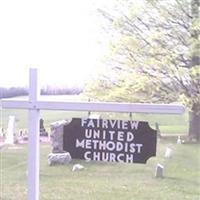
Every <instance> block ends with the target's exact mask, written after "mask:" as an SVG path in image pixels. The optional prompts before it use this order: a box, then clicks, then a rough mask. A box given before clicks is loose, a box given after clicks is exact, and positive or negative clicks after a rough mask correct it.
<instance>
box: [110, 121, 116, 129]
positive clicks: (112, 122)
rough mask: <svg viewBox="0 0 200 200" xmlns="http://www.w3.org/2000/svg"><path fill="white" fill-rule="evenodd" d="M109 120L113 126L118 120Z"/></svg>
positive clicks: (112, 126)
mask: <svg viewBox="0 0 200 200" xmlns="http://www.w3.org/2000/svg"><path fill="white" fill-rule="evenodd" d="M109 122H110V126H111V128H114V127H115V124H116V122H117V121H116V120H109Z"/></svg>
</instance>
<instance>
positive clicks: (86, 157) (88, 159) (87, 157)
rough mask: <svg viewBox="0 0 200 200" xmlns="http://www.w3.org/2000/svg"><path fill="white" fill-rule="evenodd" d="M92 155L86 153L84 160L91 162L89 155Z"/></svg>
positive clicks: (88, 152)
mask: <svg viewBox="0 0 200 200" xmlns="http://www.w3.org/2000/svg"><path fill="white" fill-rule="evenodd" d="M90 154H91V152H90V151H87V152H85V153H84V159H85V160H87V161H91V158H90V157H89V155H90Z"/></svg>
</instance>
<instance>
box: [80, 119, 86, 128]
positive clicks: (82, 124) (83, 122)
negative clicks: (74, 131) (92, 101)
mask: <svg viewBox="0 0 200 200" xmlns="http://www.w3.org/2000/svg"><path fill="white" fill-rule="evenodd" d="M85 124H87V119H81V126H82V127H84V125H85Z"/></svg>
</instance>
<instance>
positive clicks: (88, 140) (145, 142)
mask: <svg viewBox="0 0 200 200" xmlns="http://www.w3.org/2000/svg"><path fill="white" fill-rule="evenodd" d="M63 137H64V138H63V149H64V150H65V151H68V152H69V153H70V154H71V156H72V158H76V159H85V160H88V161H90V160H95V161H107V162H126V163H146V161H147V160H148V159H149V158H150V157H152V156H155V155H156V138H157V137H156V130H153V129H151V128H150V127H149V124H148V122H141V121H124V120H110V119H80V118H73V119H72V121H71V122H70V123H69V124H68V125H65V126H64V135H63Z"/></svg>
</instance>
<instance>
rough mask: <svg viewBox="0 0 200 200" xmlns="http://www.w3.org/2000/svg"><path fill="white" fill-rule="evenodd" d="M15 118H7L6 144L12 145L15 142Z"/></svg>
mask: <svg viewBox="0 0 200 200" xmlns="http://www.w3.org/2000/svg"><path fill="white" fill-rule="evenodd" d="M14 134H15V116H9V120H8V129H7V137H6V141H5V143H6V144H14V142H15V136H14Z"/></svg>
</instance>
